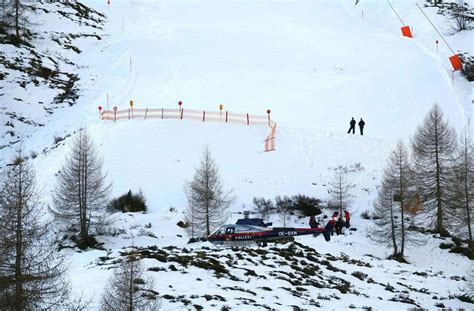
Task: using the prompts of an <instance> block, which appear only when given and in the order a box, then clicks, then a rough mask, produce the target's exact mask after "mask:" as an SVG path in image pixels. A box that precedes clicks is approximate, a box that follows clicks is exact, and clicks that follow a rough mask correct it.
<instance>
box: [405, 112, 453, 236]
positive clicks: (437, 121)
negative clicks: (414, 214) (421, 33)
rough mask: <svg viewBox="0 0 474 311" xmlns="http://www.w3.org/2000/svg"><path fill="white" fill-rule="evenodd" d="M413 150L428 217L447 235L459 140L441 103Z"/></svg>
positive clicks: (421, 128)
mask: <svg viewBox="0 0 474 311" xmlns="http://www.w3.org/2000/svg"><path fill="white" fill-rule="evenodd" d="M412 148H413V156H414V167H415V169H416V179H417V183H418V187H419V190H420V194H421V197H422V200H423V204H424V206H425V208H426V211H427V212H428V213H427V215H428V218H429V219H430V220H431V224H434V226H435V230H436V232H438V233H440V234H442V235H446V234H448V232H447V230H446V221H447V220H448V218H449V217H450V216H451V215H452V209H450V207H449V196H448V189H449V187H450V180H451V179H450V172H451V171H452V170H451V167H452V165H453V157H454V153H455V151H456V148H457V139H456V132H455V131H454V129H453V128H451V127H450V126H449V124H448V122H447V121H445V120H444V117H443V112H442V111H441V108H440V107H439V106H438V105H437V104H435V105H434V106H433V108H432V109H431V111H430V112H429V113H428V115H427V116H426V117H425V120H424V122H423V124H422V125H421V126H419V127H418V129H417V131H416V133H415V136H414V137H413V140H412Z"/></svg>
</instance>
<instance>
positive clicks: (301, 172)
mask: <svg viewBox="0 0 474 311" xmlns="http://www.w3.org/2000/svg"><path fill="white" fill-rule="evenodd" d="M392 2H393V3H394V5H395V6H396V7H397V8H399V9H400V13H401V14H402V15H403V16H404V17H406V19H407V21H406V22H407V24H409V25H411V26H413V27H414V29H415V31H414V33H415V38H413V39H407V38H403V37H402V36H401V35H400V33H399V27H400V25H398V24H397V23H398V20H397V19H396V16H394V14H393V12H392V11H391V10H390V8H389V7H388V6H387V5H386V4H383V3H382V2H380V1H364V0H362V1H361V2H360V3H359V4H358V5H357V6H354V5H353V1H346V0H340V1H333V0H332V1H330V0H324V1H305V0H295V1H289V0H288V1H280V0H268V1H264V0H258V1H250V0H249V1H245V0H239V1H225V2H224V1H217V0H216V1H212V0H206V1H197V0H173V1H171V0H164V1H151V0H148V1H146V0H140V1H139V0H113V1H112V4H111V5H110V6H107V4H106V1H95V0H86V1H83V3H85V4H87V5H89V6H91V7H93V8H95V9H96V10H98V11H100V12H102V13H104V14H105V15H106V16H107V19H108V21H107V23H106V25H105V27H104V30H103V31H102V32H103V39H102V40H100V41H97V42H93V43H91V42H88V41H87V42H78V44H79V46H80V47H81V49H82V50H83V52H82V53H81V54H79V55H71V58H73V59H74V60H75V61H77V62H80V63H81V64H83V65H84V67H82V68H80V69H78V74H79V75H80V77H81V80H80V89H81V93H80V98H79V100H78V103H77V104H76V105H74V106H72V107H69V108H65V109H62V110H59V111H57V112H55V114H54V115H53V116H51V117H50V119H49V121H48V123H47V126H45V127H41V128H37V129H36V130H35V132H33V133H31V137H30V138H29V139H28V140H27V142H26V143H25V145H26V146H27V147H26V149H27V151H29V150H33V151H37V152H40V151H41V150H43V148H45V147H49V150H48V152H47V153H45V154H40V155H39V156H38V157H37V158H36V159H35V160H34V162H33V164H34V166H35V167H36V169H37V177H38V181H39V183H40V184H41V190H42V194H43V199H44V201H45V202H46V203H48V202H49V200H50V193H51V191H53V190H54V187H55V178H54V176H55V174H56V173H57V172H58V171H59V170H60V169H61V165H62V163H63V161H64V156H65V154H66V153H67V152H68V150H69V142H70V139H69V138H68V139H66V140H64V141H62V142H60V143H59V144H57V145H56V146H55V147H54V148H53V146H51V143H52V140H53V137H54V136H65V135H68V134H71V133H73V132H74V131H77V130H78V129H79V128H81V127H84V128H87V129H88V131H89V132H90V133H91V134H92V136H93V139H94V142H95V143H96V145H97V146H98V149H99V152H100V154H101V155H102V156H103V158H104V169H105V171H107V172H108V179H109V180H110V181H113V186H114V188H113V196H114V197H115V196H118V195H121V194H123V193H125V192H126V191H128V190H129V189H132V190H138V189H141V190H142V191H143V193H144V194H145V196H146V198H147V201H148V205H149V209H150V211H149V213H148V214H145V215H129V214H123V215H114V218H116V224H115V226H117V227H118V228H123V229H127V231H129V233H128V234H125V235H121V236H119V237H115V238H112V237H109V238H104V241H103V242H104V243H105V245H104V247H105V248H106V249H108V250H109V252H110V253H111V254H113V255H115V256H117V255H118V252H119V251H120V250H121V248H122V247H128V246H130V245H131V244H134V245H137V246H146V245H158V246H160V247H162V246H169V245H174V246H177V247H189V245H187V244H186V242H187V240H188V237H187V236H186V233H185V232H184V231H183V230H182V229H180V228H179V227H177V226H176V223H177V222H178V221H179V220H182V218H183V211H184V210H185V208H186V198H185V196H184V192H183V185H184V184H185V182H186V181H189V180H190V179H191V178H192V175H193V171H194V168H195V167H196V166H197V165H198V163H199V159H200V157H201V153H202V150H203V148H204V146H205V145H208V146H209V147H210V149H211V152H212V155H213V158H214V159H215V161H216V163H217V165H218V166H219V168H220V173H221V176H222V180H223V184H224V187H225V188H226V189H233V195H234V196H235V197H236V201H235V204H234V205H233V207H232V211H233V212H237V211H243V210H247V209H251V208H252V199H253V198H254V197H265V198H272V199H273V198H274V197H275V196H276V195H294V194H297V193H304V194H307V195H312V196H316V197H319V198H321V199H327V197H328V190H327V189H328V182H329V181H330V180H331V178H332V172H333V169H334V168H336V167H338V166H340V165H344V166H347V167H349V168H354V169H353V170H352V171H351V172H350V173H348V179H349V181H350V182H351V184H353V194H354V196H355V200H354V203H353V205H352V209H351V211H352V213H353V214H354V215H355V216H354V225H355V226H356V227H357V228H358V231H357V232H354V233H352V234H351V235H349V234H348V235H347V236H344V237H337V238H336V239H334V241H332V242H330V243H326V242H323V241H322V239H316V240H315V239H313V238H312V237H309V238H301V239H299V241H300V242H302V243H304V244H306V245H310V246H312V247H315V248H316V250H318V252H320V253H322V254H326V253H330V254H338V255H340V254H341V253H346V254H348V255H349V256H351V257H353V258H357V259H363V258H364V256H365V255H366V254H367V253H368V254H371V255H372V256H375V257H377V258H379V260H376V261H375V262H376V263H375V264H374V268H373V269H372V270H370V271H372V272H369V271H367V272H368V273H369V274H371V276H373V277H374V278H375V279H376V280H378V281H379V282H385V283H387V282H388V283H390V284H392V285H394V281H393V280H394V277H393V275H395V274H396V273H398V272H399V273H401V274H402V276H403V277H405V278H410V277H413V276H412V273H413V272H416V271H431V276H432V277H433V278H430V279H429V280H430V281H431V282H426V284H425V281H426V280H425V279H423V278H422V277H420V278H415V281H413V282H414V283H413V284H414V286H415V285H416V287H422V286H425V287H429V289H430V291H432V292H435V293H437V295H439V296H445V297H448V296H449V295H451V294H453V293H460V292H462V291H463V288H465V286H466V282H465V281H456V280H453V279H449V278H450V277H454V276H456V275H461V276H464V275H468V272H469V267H470V265H471V264H470V262H469V260H467V259H466V258H464V257H461V256H459V255H455V254H448V253H447V252H446V251H442V250H440V249H439V248H438V247H437V246H438V244H439V241H434V242H430V243H428V244H427V245H426V246H424V247H421V248H419V249H410V250H409V251H408V254H409V255H408V259H409V260H410V261H411V262H412V265H400V264H398V263H397V264H395V263H393V262H389V261H386V260H383V259H380V258H385V257H386V256H387V255H388V254H389V252H388V250H385V249H383V248H380V247H379V246H376V245H373V244H372V243H371V242H370V241H369V240H368V239H367V237H366V235H365V230H366V227H367V226H368V225H369V224H370V222H369V221H365V220H362V219H360V218H359V217H358V215H359V214H360V213H361V212H363V211H365V210H367V209H370V207H371V205H372V202H373V200H374V198H375V196H376V191H377V185H378V183H379V180H380V177H381V174H382V172H383V169H384V165H385V158H386V157H387V155H388V153H389V152H390V151H391V147H392V146H393V144H394V142H396V140H398V139H399V138H402V139H404V140H405V142H407V143H408V142H409V138H410V136H411V135H412V134H413V133H414V130H415V129H416V127H417V126H418V125H419V124H420V123H421V122H422V120H423V118H424V116H425V114H426V113H427V112H428V111H429V109H430V108H431V106H432V104H433V103H434V102H437V103H439V104H440V106H441V107H442V109H443V111H444V112H445V114H446V116H447V117H448V118H449V121H450V124H451V125H453V126H455V127H456V129H457V130H458V132H460V131H462V130H463V129H464V127H465V126H466V124H467V119H468V118H469V117H471V119H472V108H471V106H472V105H471V104H470V100H471V97H472V94H471V93H472V83H471V84H470V83H468V82H467V81H466V80H464V79H463V78H462V77H461V76H460V75H459V73H455V74H454V78H455V79H454V82H453V80H452V76H451V67H450V64H449V62H448V61H447V57H448V56H450V51H449V50H447V49H446V47H444V46H440V50H439V52H438V53H437V52H436V48H435V46H434V45H433V44H432V43H430V42H432V40H433V39H435V36H434V35H433V33H434V31H433V30H432V29H430V28H429V27H428V26H427V24H426V21H425V20H424V19H423V16H422V15H421V14H420V13H419V12H418V13H417V11H416V10H418V9H417V8H416V7H414V1H402V0H399V1H395V0H394V1H392ZM361 10H364V18H363V19H362V15H361ZM427 12H428V13H429V14H430V16H434V15H435V11H434V10H433V9H428V10H427ZM436 21H437V22H439V23H440V24H441V23H442V22H443V21H442V19H441V17H439V18H437V20H436ZM61 25H62V24H61V21H60V20H57V21H56V20H48V27H53V28H54V27H57V28H60V27H61ZM469 34H471V33H469ZM471 38H472V35H471ZM447 39H448V41H450V42H451V43H452V45H453V46H456V47H459V48H460V49H462V50H463V51H470V52H471V53H472V52H473V49H472V46H469V42H468V39H469V38H468V37H466V35H465V34H460V35H456V36H450V37H448V38H447ZM471 44H472V41H471ZM45 92H46V91H45ZM107 96H108V98H109V103H107V100H106V99H107ZM130 100H133V101H134V103H135V107H136V108H147V107H148V108H161V107H165V108H166V107H168V108H177V102H178V101H179V100H181V101H183V103H184V104H183V106H184V109H187V108H189V109H198V110H217V109H218V106H219V105H220V104H223V105H224V107H225V109H226V110H229V111H232V112H237V113H239V112H240V113H250V114H259V115H262V114H265V111H266V110H267V109H271V110H272V119H273V120H274V121H276V122H277V140H276V151H275V152H271V153H264V152H262V151H263V146H264V143H263V141H264V139H265V138H266V136H267V135H268V133H269V130H268V129H267V128H265V127H247V126H244V125H235V124H219V123H202V122H191V121H185V120H183V121H181V120H131V121H120V122H116V123H113V122H105V121H101V120H100V118H99V113H98V110H97V106H99V105H101V106H103V107H104V108H109V109H111V108H112V107H113V106H117V107H118V108H119V109H123V108H127V107H128V103H129V101H130ZM351 117H355V118H356V120H358V119H359V118H361V117H362V118H364V120H365V121H366V128H365V133H366V135H365V136H360V135H358V133H357V132H356V135H348V134H346V131H347V129H348V126H349V121H350V118H351ZM471 126H472V122H471ZM3 152H4V151H2V153H3ZM5 153H6V151H5ZM2 156H3V157H4V158H5V157H7V155H6V154H3V155H2ZM236 218H238V216H237V215H231V216H230V218H229V220H230V221H233V220H235V219H236ZM278 221H279V219H275V220H274V222H278ZM293 221H294V222H298V221H299V222H300V223H299V225H300V226H302V225H303V224H306V220H304V219H303V220H296V219H294V220H293ZM147 223H152V225H153V226H152V228H151V229H150V231H151V232H152V233H153V234H154V235H155V236H156V237H157V238H152V237H149V236H146V235H145V236H144V235H143V234H140V232H139V229H140V228H142V227H143V226H144V225H145V224H147ZM202 246H209V245H207V244H204V245H200V244H199V245H197V246H196V248H198V249H199V248H200V247H202ZM224 252H227V251H224ZM229 252H230V251H229ZM105 254H106V252H104V251H89V252H84V253H72V252H71V253H70V256H69V258H70V261H71V271H70V277H71V280H72V283H73V286H74V291H75V292H78V293H80V292H81V291H83V292H84V295H85V296H86V297H91V298H93V303H92V305H91V308H93V309H96V308H98V306H99V305H98V302H99V298H100V294H101V292H102V288H103V285H104V280H105V279H106V278H107V277H108V275H110V270H107V269H103V268H101V267H99V266H97V265H96V263H97V258H98V257H99V256H105ZM427 254H430V256H427ZM146 264H147V265H148V266H152V265H154V264H155V263H151V262H149V260H147V261H146ZM341 265H342V266H344V264H341ZM260 268H261V267H255V269H256V270H258V271H259V272H260V271H263V270H260ZM346 268H347V267H346ZM348 269H349V272H352V271H350V268H348ZM439 271H444V272H443V273H444V274H445V275H446V277H442V276H440V274H439V273H438V272H439ZM262 273H263V272H262ZM349 274H350V273H349ZM197 276H199V277H201V278H203V279H205V280H206V282H207V283H206V287H202V288H205V289H206V290H208V291H210V292H212V291H220V289H218V288H217V287H216V285H215V284H214V279H212V278H208V276H206V274H205V273H204V274H202V275H201V274H198V275H197ZM181 277H183V276H181V275H177V276H173V277H171V276H169V275H168V276H167V275H166V274H162V275H161V274H160V275H159V276H155V278H156V279H157V284H159V285H158V286H159V289H158V291H159V292H160V294H163V293H172V292H174V291H175V289H170V288H169V285H173V286H174V287H175V288H176V290H177V291H182V292H193V291H197V290H202V288H201V289H200V286H198V285H196V284H195V283H193V282H192V280H191V279H186V281H182V280H183V279H180V278H181ZM344 277H345V276H344ZM179 280H181V281H179ZM224 282H228V281H227V280H226V281H224ZM229 282H230V281H229ZM230 284H232V283H230ZM355 284H356V283H355ZM445 285H446V286H445ZM366 287H368V288H366ZM356 288H357V289H358V290H359V291H362V292H364V290H366V293H367V296H369V297H357V298H356V297H354V296H352V295H347V296H346V297H344V295H342V297H343V299H342V300H334V299H333V300H332V301H324V300H321V301H320V303H321V305H322V307H323V308H326V309H328V308H329V309H330V308H347V307H348V306H349V305H350V304H351V303H354V304H355V305H356V306H357V307H358V308H361V307H362V306H367V305H371V306H373V307H376V308H377V307H379V308H384V309H389V308H392V309H400V308H403V307H407V306H409V305H406V304H402V303H400V302H389V301H388V300H387V299H388V298H389V297H388V296H385V295H382V294H381V292H380V289H379V288H378V287H377V286H375V285H374V287H372V286H367V284H365V283H363V282H361V283H360V284H357V285H356ZM253 290H255V289H253ZM329 292H330V291H329ZM329 292H328V293H329ZM310 293H311V294H312V295H314V296H316V295H317V293H318V291H317V290H314V289H312V290H311V292H310ZM233 295H234V294H233ZM262 295H263V294H262ZM281 295H283V296H282V300H284V301H286V303H285V304H284V305H283V306H279V305H278V304H276V302H277V301H276V300H275V298H274V296H273V295H263V296H262V298H261V299H260V300H259V301H266V302H267V303H268V304H269V305H270V306H271V307H274V308H278V309H291V304H296V305H298V304H299V303H301V301H300V300H298V299H294V298H293V297H292V296H291V295H287V294H282V293H281V294H280V296H281ZM285 295H286V296H285ZM379 295H382V296H383V301H382V302H381V301H380V299H379V298H378V296H379ZM430 297H431V296H430ZM430 297H428V296H424V295H423V294H419V295H418V296H416V300H417V301H418V303H420V305H421V306H422V307H425V308H434V301H433V299H431V298H430ZM443 302H444V303H445V305H446V307H453V308H458V307H464V308H469V307H470V306H471V305H469V304H467V303H463V302H460V301H459V300H457V299H454V298H450V299H447V300H446V301H443ZM163 303H164V306H163V307H164V308H165V309H176V308H182V307H183V306H182V305H179V304H172V303H170V302H167V301H164V302H163ZM201 303H202V304H205V305H206V306H207V307H209V308H211V309H212V308H215V309H219V308H220V307H221V306H220V305H219V306H215V307H214V306H212V305H210V303H209V304H206V302H205V301H201ZM232 307H235V308H236V309H242V310H245V306H242V305H238V304H237V303H236V302H234V303H232Z"/></svg>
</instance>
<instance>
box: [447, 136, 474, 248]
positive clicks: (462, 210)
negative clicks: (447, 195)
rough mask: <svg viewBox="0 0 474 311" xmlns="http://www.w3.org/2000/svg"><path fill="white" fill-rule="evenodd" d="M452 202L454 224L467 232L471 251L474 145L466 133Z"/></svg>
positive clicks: (457, 167) (455, 175)
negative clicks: (454, 216)
mask: <svg viewBox="0 0 474 311" xmlns="http://www.w3.org/2000/svg"><path fill="white" fill-rule="evenodd" d="M450 189H451V190H452V192H451V194H452V196H451V203H452V205H453V207H454V208H455V209H456V218H455V219H456V221H454V225H455V226H456V227H457V228H459V229H460V230H458V231H460V232H462V233H465V237H467V239H468V242H469V245H470V248H471V251H474V243H473V240H472V227H473V224H472V222H473V219H472V217H473V211H474V146H473V144H472V140H471V138H470V136H469V135H468V134H467V133H466V134H465V135H464V137H463V138H462V139H461V143H460V147H459V152H458V156H457V158H456V165H455V166H454V174H453V179H452V186H451V187H450Z"/></svg>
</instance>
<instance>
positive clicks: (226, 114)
mask: <svg viewBox="0 0 474 311" xmlns="http://www.w3.org/2000/svg"><path fill="white" fill-rule="evenodd" d="M228 117H229V113H228V112H227V111H226V112H225V123H227V119H228Z"/></svg>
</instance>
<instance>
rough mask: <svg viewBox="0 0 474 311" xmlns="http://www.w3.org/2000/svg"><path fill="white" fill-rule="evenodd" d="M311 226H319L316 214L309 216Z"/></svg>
mask: <svg viewBox="0 0 474 311" xmlns="http://www.w3.org/2000/svg"><path fill="white" fill-rule="evenodd" d="M309 226H310V227H311V228H317V227H318V222H317V221H316V219H315V218H314V216H311V217H310V218H309Z"/></svg>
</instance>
